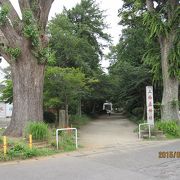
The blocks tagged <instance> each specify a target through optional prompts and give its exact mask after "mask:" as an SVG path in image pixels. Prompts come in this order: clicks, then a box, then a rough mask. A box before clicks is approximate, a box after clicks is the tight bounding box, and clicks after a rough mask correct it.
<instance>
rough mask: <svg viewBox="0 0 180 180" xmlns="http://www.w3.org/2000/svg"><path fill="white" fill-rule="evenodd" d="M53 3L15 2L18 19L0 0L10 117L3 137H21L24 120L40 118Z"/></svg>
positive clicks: (5, 0)
mask: <svg viewBox="0 0 180 180" xmlns="http://www.w3.org/2000/svg"><path fill="white" fill-rule="evenodd" d="M53 1H54V0H48V1H44V0H33V1H29V0H19V1H18V2H19V6H20V10H21V14H22V18H21V17H19V16H18V14H17V12H16V10H15V9H14V7H13V6H12V4H11V2H10V1H9V0H0V6H1V9H0V34H1V39H0V41H1V43H0V53H1V55H2V56H3V57H4V58H5V59H6V61H7V62H8V63H9V64H10V66H11V75H12V80H13V114H12V119H11V123H10V125H9V127H8V128H7V129H6V131H5V134H6V135H11V136H22V133H23V128H24V126H25V125H26V123H27V121H30V120H42V119H43V108H42V107H43V106H42V105H43V103H42V102H43V101H42V95H43V80H44V67H45V64H46V62H47V61H48V56H49V50H48V48H47V45H48V40H47V37H46V35H45V34H46V24H47V21H48V15H49V11H50V8H51V5H52V3H53Z"/></svg>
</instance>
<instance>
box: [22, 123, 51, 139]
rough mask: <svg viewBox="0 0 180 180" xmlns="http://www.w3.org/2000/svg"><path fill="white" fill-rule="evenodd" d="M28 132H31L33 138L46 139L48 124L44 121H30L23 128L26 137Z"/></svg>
mask: <svg viewBox="0 0 180 180" xmlns="http://www.w3.org/2000/svg"><path fill="white" fill-rule="evenodd" d="M29 134H32V138H33V139H34V140H48V138H49V129H48V125H47V124H45V123H44V122H30V123H28V124H27V126H26V128H25V135H26V137H28V135H29Z"/></svg>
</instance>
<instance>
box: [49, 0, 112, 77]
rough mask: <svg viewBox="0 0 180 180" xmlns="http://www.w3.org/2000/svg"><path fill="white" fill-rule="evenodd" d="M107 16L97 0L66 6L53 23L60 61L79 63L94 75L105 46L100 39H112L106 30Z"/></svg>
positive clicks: (68, 64)
mask: <svg viewBox="0 0 180 180" xmlns="http://www.w3.org/2000/svg"><path fill="white" fill-rule="evenodd" d="M104 18H105V16H104V11H101V10H100V8H99V6H98V4H96V2H95V1H94V0H81V2H80V3H79V4H77V5H76V6H75V7H73V8H72V9H69V10H67V9H64V11H63V13H62V14H59V15H57V16H56V17H55V18H54V19H53V20H52V21H51V23H50V25H49V29H50V33H51V37H52V40H51V46H52V48H53V49H54V50H55V51H56V58H57V61H56V62H57V63H56V65H58V66H61V67H79V68H81V69H83V70H84V72H85V73H86V74H88V73H89V74H91V75H92V71H93V70H94V71H98V69H99V68H100V65H99V62H100V60H101V56H102V55H103V53H102V51H103V47H104V44H103V43H100V39H102V40H104V42H105V41H106V42H108V41H110V37H109V35H108V34H107V33H105V32H104V30H105V29H106V28H107V24H106V23H105V21H104ZM59 40H61V41H59ZM62 42H63V43H62Z"/></svg>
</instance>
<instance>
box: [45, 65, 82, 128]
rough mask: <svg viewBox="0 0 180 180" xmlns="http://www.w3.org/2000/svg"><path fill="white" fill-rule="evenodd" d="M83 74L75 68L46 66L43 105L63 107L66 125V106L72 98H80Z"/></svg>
mask: <svg viewBox="0 0 180 180" xmlns="http://www.w3.org/2000/svg"><path fill="white" fill-rule="evenodd" d="M85 80H86V79H85V74H83V73H82V72H81V71H80V70H79V69H75V68H59V67H48V68H47V70H46V75H45V88H44V100H45V101H44V102H45V103H44V105H45V106H46V107H48V108H54V109H56V110H57V114H58V112H59V109H60V108H62V107H64V109H65V120H66V125H67V126H68V125H69V124H68V106H69V105H70V102H71V100H72V99H76V101H77V103H76V106H77V105H78V100H79V98H81V94H82V91H85Z"/></svg>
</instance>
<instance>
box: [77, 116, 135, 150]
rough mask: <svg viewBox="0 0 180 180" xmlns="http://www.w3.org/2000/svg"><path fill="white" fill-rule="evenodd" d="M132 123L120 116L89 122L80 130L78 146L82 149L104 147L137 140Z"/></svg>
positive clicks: (104, 117)
mask: <svg viewBox="0 0 180 180" xmlns="http://www.w3.org/2000/svg"><path fill="white" fill-rule="evenodd" d="M136 127H137V125H135V124H134V123H132V122H131V121H129V120H128V119H126V118H124V117H123V116H122V115H121V114H113V115H111V116H110V117H109V116H107V115H104V116H101V117H100V118H98V119H96V120H93V121H91V122H90V123H88V124H87V125H86V126H84V127H82V128H81V129H80V140H79V142H80V144H81V145H83V146H84V147H104V146H111V145H116V144H124V143H125V144H127V143H131V142H135V141H137V140H138V137H137V134H136V133H134V132H133V131H134V129H135V128H136Z"/></svg>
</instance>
